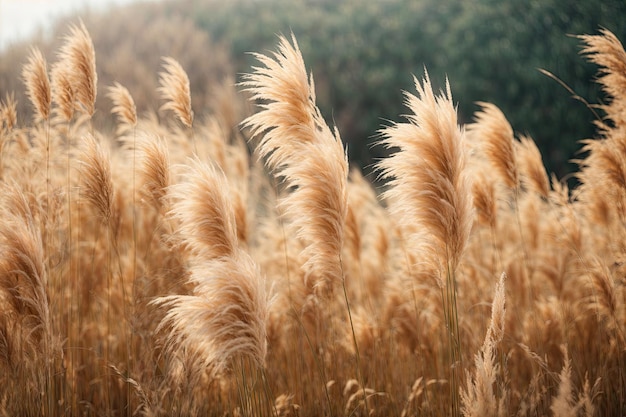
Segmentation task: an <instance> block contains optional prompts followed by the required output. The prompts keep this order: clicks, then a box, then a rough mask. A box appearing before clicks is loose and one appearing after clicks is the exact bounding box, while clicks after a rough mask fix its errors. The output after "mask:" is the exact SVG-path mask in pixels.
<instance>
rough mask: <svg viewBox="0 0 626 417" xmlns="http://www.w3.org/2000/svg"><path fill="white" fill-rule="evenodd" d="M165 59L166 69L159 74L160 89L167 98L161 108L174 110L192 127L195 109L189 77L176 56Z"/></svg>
mask: <svg viewBox="0 0 626 417" xmlns="http://www.w3.org/2000/svg"><path fill="white" fill-rule="evenodd" d="M163 61H164V64H163V67H164V69H165V71H163V72H161V73H160V74H159V75H160V77H159V83H160V87H159V89H158V91H159V93H161V97H162V98H163V100H165V104H163V106H161V109H162V110H172V111H173V112H174V114H175V115H176V117H178V119H179V120H180V121H181V122H182V123H183V124H184V125H185V126H187V127H189V128H190V127H191V126H192V124H193V111H192V109H191V92H190V89H189V77H188V76H187V73H186V72H185V70H184V69H183V67H182V66H181V65H180V64H179V63H178V61H176V60H175V59H174V58H172V57H164V58H163Z"/></svg>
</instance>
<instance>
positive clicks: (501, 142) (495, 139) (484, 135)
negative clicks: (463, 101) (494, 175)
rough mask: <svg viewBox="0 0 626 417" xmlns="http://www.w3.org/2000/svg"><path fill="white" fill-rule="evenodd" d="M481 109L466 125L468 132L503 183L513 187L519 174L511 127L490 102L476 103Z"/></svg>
mask: <svg viewBox="0 0 626 417" xmlns="http://www.w3.org/2000/svg"><path fill="white" fill-rule="evenodd" d="M478 104H479V105H480V106H481V107H482V109H481V110H480V111H478V112H477V113H476V116H475V118H476V121H475V122H474V123H472V124H470V125H469V126H468V134H469V135H472V136H473V137H475V138H476V140H477V141H480V143H482V149H483V152H484V153H485V155H486V156H487V158H488V160H489V161H490V162H491V164H492V165H493V167H494V168H495V169H496V172H498V173H499V174H500V177H501V178H502V181H503V182H504V184H505V185H506V186H507V187H509V188H510V189H515V188H517V186H518V183H519V179H518V177H519V174H518V170H517V163H516V159H515V143H514V142H515V138H514V137H513V128H512V127H511V125H510V124H509V122H508V121H507V120H506V117H505V116H504V114H503V113H502V111H501V110H500V109H499V108H497V107H496V106H495V105H493V104H491V103H484V102H479V103H478Z"/></svg>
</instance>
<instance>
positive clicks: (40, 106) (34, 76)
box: [22, 48, 52, 120]
mask: <svg viewBox="0 0 626 417" xmlns="http://www.w3.org/2000/svg"><path fill="white" fill-rule="evenodd" d="M22 77H23V78H24V83H25V84H26V94H27V95H28V98H29V99H30V101H31V102H32V103H33V106H34V108H35V115H36V116H37V117H38V118H40V119H41V120H47V119H48V117H49V116H50V104H51V101H52V97H51V92H50V80H49V79H48V65H47V63H46V60H45V58H44V57H43V55H42V54H41V51H40V50H39V49H36V48H33V49H32V50H31V53H30V56H29V58H28V63H27V64H26V65H25V66H24V69H23V70H22Z"/></svg>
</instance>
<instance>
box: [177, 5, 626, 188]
mask: <svg viewBox="0 0 626 417" xmlns="http://www.w3.org/2000/svg"><path fill="white" fill-rule="evenodd" d="M210 3H211V2H209V3H207V2H200V1H194V2H191V3H189V4H191V5H192V8H193V15H194V16H195V19H197V23H198V24H199V26H201V27H203V28H204V29H206V30H208V31H209V32H210V33H211V35H212V37H213V38H214V39H215V40H217V41H218V42H223V43H226V44H228V45H230V46H231V47H232V56H233V57H234V58H235V60H236V68H237V71H239V72H246V71H249V67H250V65H251V64H252V63H253V60H252V59H251V57H250V56H248V55H246V52H249V51H265V50H269V49H271V48H272V46H273V45H274V44H275V42H276V36H275V34H277V33H289V32H291V31H293V32H294V33H295V35H296V37H297V38H298V41H299V43H300V47H301V49H302V53H303V55H304V59H305V62H307V65H308V66H309V69H310V70H311V71H312V72H313V74H314V77H315V81H316V89H317V94H318V102H319V104H320V107H321V108H322V111H323V112H324V114H325V115H326V117H327V118H328V119H332V120H329V121H330V122H334V123H336V124H337V125H338V126H339V129H340V131H341V133H342V137H343V139H344V141H346V142H347V143H348V146H349V152H350V159H351V161H353V162H358V163H361V164H364V165H368V164H371V163H372V159H373V158H376V157H379V156H381V155H380V153H381V152H383V150H382V149H371V148H370V146H369V144H370V143H371V142H372V136H373V135H375V134H376V132H377V130H378V129H379V128H380V126H381V124H387V123H389V122H388V121H389V120H399V115H400V114H402V113H403V112H404V109H403V107H402V95H401V94H402V93H401V91H402V90H410V89H411V88H412V86H411V84H412V77H411V74H415V75H417V76H421V74H422V73H423V69H424V67H426V68H427V69H428V71H429V73H430V75H431V77H432V79H433V82H434V84H435V85H439V86H440V87H441V88H443V87H444V82H445V77H446V76H447V77H448V78H449V80H450V83H451V85H452V92H453V98H454V100H455V102H457V103H458V105H459V116H460V120H461V121H462V122H469V121H471V120H472V115H473V113H474V111H476V109H477V107H476V105H475V102H476V101H479V100H480V101H489V102H493V103H494V104H496V105H497V106H498V107H500V108H501V109H502V111H503V112H504V114H506V115H507V117H508V119H509V121H510V122H511V124H512V125H513V128H514V129H515V130H516V131H517V132H520V133H525V134H530V135H531V136H532V137H533V138H534V139H535V141H536V142H537V143H538V145H539V147H540V149H541V151H542V154H543V157H544V160H545V162H546V165H547V167H548V169H549V170H551V171H555V172H556V173H557V174H558V175H559V176H564V175H565V174H566V173H568V172H569V171H571V169H572V166H571V165H568V164H567V161H568V160H569V159H571V158H573V157H575V154H576V151H577V150H578V149H579V148H580V146H579V144H578V141H579V140H581V139H585V138H589V137H593V135H594V126H593V120H594V115H593V113H592V112H591V111H590V110H589V109H587V108H586V106H585V105H584V104H583V103H581V102H580V101H576V100H573V99H572V98H571V94H570V93H569V92H567V90H565V89H564V88H563V87H562V86H560V85H559V84H558V83H557V82H556V81H555V80H553V79H550V78H549V77H547V76H545V75H543V74H541V73H540V72H539V69H540V68H541V69H545V70H548V71H550V72H551V73H553V74H554V75H555V76H557V77H558V78H560V79H561V80H562V81H563V82H565V83H566V84H567V85H568V86H570V87H571V88H572V89H573V90H574V91H576V93H578V94H579V95H580V96H582V97H584V98H585V99H586V100H588V101H589V102H591V103H598V102H600V101H601V98H599V96H598V92H599V89H598V87H597V85H595V83H593V77H594V74H595V72H596V68H594V67H593V66H592V65H590V64H587V63H586V62H585V60H584V59H583V58H581V57H580V56H579V55H578V53H579V51H580V42H579V40H578V39H576V38H575V37H573V36H568V35H579V34H593V33H597V32H598V29H600V28H601V27H605V28H607V29H609V30H611V31H613V32H614V33H615V34H616V35H617V36H618V38H622V39H623V38H625V37H626V26H624V25H623V23H622V22H624V21H626V2H624V1H623V0H603V1H586V0H581V1H574V2H564V1H560V0H524V1H517V0H515V1H514V0H507V1H502V0H466V1H462V2H461V1H456V2H446V1H441V0H421V1H415V0H378V1H371V0H344V1H328V0H296V1H293V0H262V1H258V0H257V1H254V0H233V1H231V2H228V4H227V5H222V6H220V5H218V4H210Z"/></svg>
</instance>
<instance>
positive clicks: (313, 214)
mask: <svg viewBox="0 0 626 417" xmlns="http://www.w3.org/2000/svg"><path fill="white" fill-rule="evenodd" d="M292 42H293V46H292V45H291V44H289V42H288V40H287V39H286V38H284V37H281V38H280V39H279V49H278V52H276V53H275V54H274V56H273V58H272V57H268V56H264V55H256V58H257V59H258V60H259V61H260V62H261V63H262V64H263V65H264V67H259V68H255V70H256V72H255V73H253V74H250V75H248V76H247V77H246V81H245V82H244V83H243V85H244V86H245V87H246V88H247V91H249V92H250V93H251V94H252V99H254V100H263V101H265V102H266V104H263V105H262V107H261V108H262V110H261V111H260V112H258V113H256V114H254V115H252V116H250V117H249V118H248V119H246V120H245V122H244V125H245V126H248V127H250V128H251V129H252V136H253V137H254V136H261V137H260V141H259V144H258V146H257V151H258V152H259V155H260V156H261V157H264V158H265V161H266V165H267V166H268V168H269V169H270V170H271V171H273V172H274V173H275V175H277V176H278V177H280V178H282V179H284V181H285V186H286V188H287V189H292V190H293V191H292V192H290V193H289V194H288V195H287V196H286V197H285V198H284V200H283V201H282V203H281V204H282V206H283V208H284V212H286V213H288V215H289V217H290V220H291V222H292V225H293V227H294V228H295V229H296V230H297V233H298V237H300V238H302V240H303V241H304V242H306V246H305V249H304V251H303V256H304V257H305V259H306V262H305V264H304V267H305V269H306V271H307V276H309V278H307V279H310V280H312V282H313V286H314V287H316V288H317V290H318V291H319V292H320V293H328V292H329V291H332V289H333V287H336V286H337V283H340V282H341V281H342V279H343V273H342V270H341V269H342V267H341V260H340V253H341V248H342V245H343V230H344V224H345V218H346V214H347V194H346V182H347V177H348V162H347V160H346V154H345V151H344V149H343V145H342V142H341V139H340V137H339V133H338V131H337V130H335V131H334V132H333V131H331V130H330V128H329V127H328V125H327V124H326V123H325V122H324V119H323V118H322V116H321V114H320V112H319V109H318V108H317V107H316V105H315V92H314V86H313V78H312V77H311V79H310V80H309V79H308V77H307V74H306V69H305V67H304V62H303V60H302V55H301V53H300V50H299V48H298V44H297V42H296V40H295V38H292ZM309 155H320V157H318V158H310V157H308V156H309Z"/></svg>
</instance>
